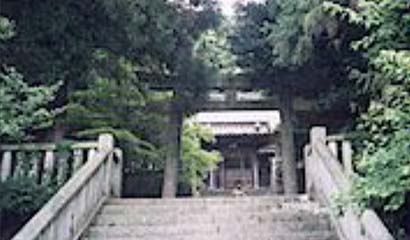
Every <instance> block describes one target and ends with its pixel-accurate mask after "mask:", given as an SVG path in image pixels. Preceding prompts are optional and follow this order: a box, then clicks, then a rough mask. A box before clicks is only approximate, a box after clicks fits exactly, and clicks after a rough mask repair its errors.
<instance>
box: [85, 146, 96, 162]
mask: <svg viewBox="0 0 410 240" xmlns="http://www.w3.org/2000/svg"><path fill="white" fill-rule="evenodd" d="M96 153H97V150H96V149H95V148H90V149H89V150H88V153H87V159H86V161H89V160H91V159H93V158H94V156H95V154H96Z"/></svg>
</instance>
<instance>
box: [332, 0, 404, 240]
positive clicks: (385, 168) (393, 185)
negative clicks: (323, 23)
mask: <svg viewBox="0 0 410 240" xmlns="http://www.w3.org/2000/svg"><path fill="white" fill-rule="evenodd" d="M409 6H410V5H409V2H408V1H406V0H366V1H365V0H362V1H359V2H358V5H357V8H356V9H350V8H346V7H342V6H340V5H334V4H327V5H326V8H327V9H328V10H329V11H330V12H331V13H332V14H335V15H337V16H339V17H341V18H345V19H348V21H349V22H350V23H353V24H356V25H360V26H362V27H363V28H364V29H365V30H366V31H363V35H362V38H361V39H359V40H358V41H353V42H352V47H353V48H354V49H355V50H356V51H358V52H360V53H362V56H363V58H364V59H365V61H366V63H367V65H366V68H362V69H355V68H353V69H352V72H351V79H353V80H354V81H356V83H357V86H358V87H357V88H356V89H358V90H359V91H357V94H358V95H363V96H365V97H366V98H367V99H368V104H367V105H365V108H364V109H365V110H364V111H363V113H362V116H361V118H360V122H359V125H358V130H359V131H360V132H361V133H362V134H361V135H362V136H363V139H361V140H362V141H361V142H360V144H358V145H357V148H358V150H359V153H360V154H359V156H358V157H357V158H358V162H357V169H358V176H357V177H356V179H355V181H354V184H353V187H352V189H351V190H350V191H349V192H348V193H347V194H348V196H350V197H349V198H351V199H350V200H351V201H353V202H354V203H355V204H358V205H359V206H360V207H373V208H375V209H376V210H378V211H379V213H380V214H381V215H383V216H386V218H385V220H386V221H387V222H388V223H389V225H390V227H391V230H392V231H393V232H394V233H395V234H396V235H397V237H398V238H400V236H399V235H400V234H399V233H400V232H401V231H402V230H401V229H402V228H404V229H405V231H406V232H407V236H408V234H409V233H410V228H409V226H408V224H407V223H406V222H407V221H408V218H409V217H410V212H409V211H408V204H409V193H410V187H409V186H410V182H409V181H410V162H409V158H408V154H409V152H410V145H409V140H410V134H409V133H410V132H409V127H408V126H409V124H410V100H409V99H410V95H409V94H410V82H409V79H410V78H409V77H410V52H409V51H408V44H410V32H409V31H408V30H407V29H408V28H407V26H409V24H410V13H409V12H408V8H409ZM357 9H359V11H356V10H357ZM404 238H405V239H408V237H407V238H406V237H404Z"/></svg>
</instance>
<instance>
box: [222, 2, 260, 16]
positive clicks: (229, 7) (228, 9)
mask: <svg viewBox="0 0 410 240" xmlns="http://www.w3.org/2000/svg"><path fill="white" fill-rule="evenodd" d="M262 1H263V0H218V2H219V4H220V5H221V9H222V12H223V13H224V15H226V16H233V15H234V12H235V4H237V3H248V2H262Z"/></svg>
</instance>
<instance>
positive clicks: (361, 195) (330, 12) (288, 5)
mask: <svg viewBox="0 0 410 240" xmlns="http://www.w3.org/2000/svg"><path fill="white" fill-rule="evenodd" d="M409 26H410V3H409V2H408V1H407V0H332V1H330V0H329V1H323V0H305V1H301V0H267V1H266V2H263V3H252V2H251V3H248V4H245V5H238V6H237V9H236V15H235V16H233V17H229V18H227V17H224V16H223V15H222V14H221V10H220V9H219V6H218V3H217V1H213V0H195V1H193V0H192V1H178V0H174V1H165V0H134V1H132V0H117V1H111V0H96V1H75V0H65V1H51V0H44V1H33V0H0V141H1V142H2V143H4V142H21V141H64V139H80V138H90V137H95V136H96V135H97V134H99V133H102V132H110V133H112V134H114V135H115V137H116V138H117V139H118V141H119V142H120V144H121V146H122V148H123V149H125V154H126V155H127V159H131V160H130V161H131V162H132V164H130V167H132V168H136V169H150V170H155V171H163V170H164V168H165V166H166V165H167V161H166V160H164V159H166V157H165V156H166V154H167V151H169V150H168V149H167V141H166V140H165V141H164V138H166V137H164V129H165V128H166V126H169V125H172V124H170V122H172V121H174V120H178V119H172V118H171V119H170V118H168V115H169V114H168V113H170V112H177V113H180V114H181V116H184V117H185V116H189V115H190V114H192V113H194V112H195V104H196V103H198V102H201V101H202V100H203V98H204V97H205V95H204V94H205V92H206V89H207V88H208V87H209V86H210V85H212V84H214V83H215V81H223V80H224V79H233V81H244V80H246V81H247V82H250V83H251V84H252V85H253V86H258V88H261V87H262V88H266V90H267V91H269V92H271V93H280V99H281V101H282V102H283V103H286V102H288V101H289V99H288V98H291V97H295V96H303V97H306V98H309V99H312V100H313V101H315V102H316V103H317V105H318V106H319V107H318V112H319V114H320V113H321V112H326V111H329V110H332V109H338V110H339V111H342V112H343V113H344V119H343V121H342V123H343V124H339V125H338V126H337V128H338V130H339V131H344V132H345V133H346V134H347V135H349V136H351V137H352V139H354V143H355V144H354V146H355V151H356V153H357V154H356V156H355V170H356V172H357V174H356V175H355V176H354V184H353V186H352V188H351V189H350V190H349V192H347V193H346V194H345V195H344V196H340V199H341V205H346V204H352V205H354V206H356V207H357V209H358V211H360V209H363V208H365V207H371V208H374V209H376V210H377V212H378V213H379V214H381V215H382V216H383V219H384V220H385V222H386V223H387V224H388V225H389V227H390V229H391V230H392V232H394V234H395V235H396V236H397V238H398V239H406V236H407V237H408V236H409V233H410V225H409V222H410V210H409V209H410V159H409V158H408V153H409V152H410V131H409V127H408V126H409V125H410V96H409V94H410V52H409V47H410V28H409ZM238 72H240V76H238V77H236V78H235V76H236V74H238ZM227 76H228V77H227ZM285 90H286V91H285ZM182 141H183V146H184V147H183V160H182V161H183V167H182V170H181V171H183V174H182V175H181V180H180V181H181V182H184V183H185V184H187V185H191V187H193V188H192V191H193V192H195V191H196V190H197V189H199V188H200V186H199V185H201V179H202V178H201V177H203V176H204V175H205V174H206V170H207V169H209V164H211V165H212V164H215V163H216V162H217V153H215V152H208V151H205V150H203V149H201V147H200V145H201V142H204V141H205V142H209V141H212V136H210V134H209V132H207V131H206V129H201V127H199V126H192V125H189V124H185V125H184V131H183V137H182ZM29 182H30V181H27V179H25V180H21V181H20V182H18V181H17V182H15V181H12V182H10V183H7V182H6V183H3V185H2V188H1V189H0V193H2V191H5V193H4V195H3V194H1V196H14V195H13V194H15V192H13V191H17V190H18V189H20V190H21V189H22V188H24V187H21V186H22V185H24V186H26V187H27V188H35V187H33V186H32V185H31V184H30V183H29ZM7 184H9V185H8V187H7ZM11 185H12V186H15V185H16V186H19V187H10V186H11ZM16 189H17V190H16ZM7 191H8V193H7ZM39 191H40V192H42V193H43V194H44V195H45V196H46V197H45V198H47V196H48V195H49V191H52V190H50V189H48V188H47V189H37V188H36V189H34V190H33V191H32V192H33V193H34V194H38V192H39ZM7 194H8V195H7ZM39 199H40V198H39ZM9 201H10V199H7V198H2V199H0V208H5V207H6V205H7V202H9ZM40 201H45V200H44V199H42V198H41V200H40ZM22 204H29V203H27V202H23V203H22ZM32 205H33V207H27V208H26V209H24V210H22V212H23V213H24V212H26V211H32V210H33V208H38V205H39V203H37V202H36V203H33V204H32ZM13 208H14V207H13Z"/></svg>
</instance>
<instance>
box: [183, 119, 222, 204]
mask: <svg viewBox="0 0 410 240" xmlns="http://www.w3.org/2000/svg"><path fill="white" fill-rule="evenodd" d="M212 141H214V136H213V135H212V133H211V132H210V131H209V129H207V128H205V127H203V126H201V125H199V124H193V123H185V124H184V128H183V134H182V172H183V174H182V179H183V181H184V182H186V183H188V184H189V185H190V186H191V191H192V194H193V195H194V196H196V195H198V194H199V190H200V189H201V188H202V186H203V182H204V178H205V177H206V176H207V174H208V172H209V171H212V170H213V169H214V168H216V165H217V163H218V162H219V161H220V156H219V153H218V152H216V151H208V150H205V149H204V148H203V145H204V144H209V143H211V142H212Z"/></svg>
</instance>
